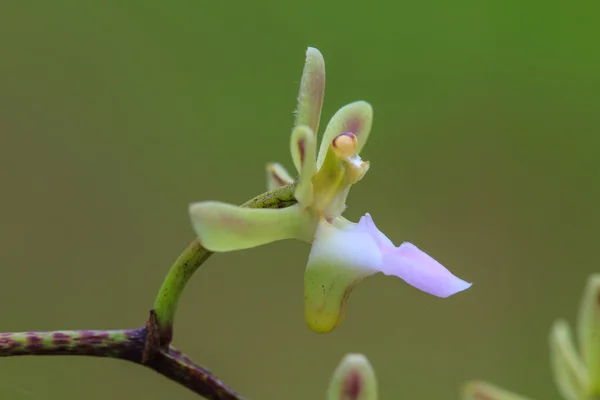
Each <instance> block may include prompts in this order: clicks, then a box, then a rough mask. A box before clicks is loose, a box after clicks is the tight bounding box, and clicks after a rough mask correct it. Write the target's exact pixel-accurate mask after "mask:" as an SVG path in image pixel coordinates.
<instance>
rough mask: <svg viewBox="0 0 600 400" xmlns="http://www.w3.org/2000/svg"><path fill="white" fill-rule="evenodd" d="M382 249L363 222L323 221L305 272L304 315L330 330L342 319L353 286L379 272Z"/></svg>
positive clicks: (309, 321)
mask: <svg viewBox="0 0 600 400" xmlns="http://www.w3.org/2000/svg"><path fill="white" fill-rule="evenodd" d="M380 265H381V253H380V251H379V248H378V246H377V243H376V242H375V240H373V238H372V237H371V235H370V234H369V232H368V231H367V230H365V229H364V227H363V226H361V225H360V224H357V225H355V226H354V227H353V228H348V229H338V228H336V227H335V226H333V225H331V224H330V223H328V222H326V221H325V220H321V221H320V222H319V226H318V228H317V232H316V234H315V240H314V242H313V245H312V248H311V251H310V255H309V257H308V264H307V266H306V272H305V274H304V315H305V318H306V323H307V324H308V326H309V327H310V328H311V329H312V330H313V331H315V332H319V333H326V332H330V331H332V330H333V329H335V327H336V326H338V325H339V324H340V323H342V321H343V319H344V316H345V307H346V301H347V300H348V297H349V295H350V292H351V291H352V289H353V288H354V287H355V286H356V285H357V284H358V283H360V282H361V281H362V280H363V279H365V278H366V277H368V276H370V275H373V274H375V273H377V272H379V267H380Z"/></svg>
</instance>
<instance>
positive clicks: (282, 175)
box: [267, 163, 294, 190]
mask: <svg viewBox="0 0 600 400" xmlns="http://www.w3.org/2000/svg"><path fill="white" fill-rule="evenodd" d="M293 182H294V178H292V177H291V176H290V174H289V173H288V172H287V171H286V169H285V168H284V167H283V165H281V164H279V163H269V164H267V189H268V190H274V189H277V188H279V187H282V186H285V185H289V184H291V183H293Z"/></svg>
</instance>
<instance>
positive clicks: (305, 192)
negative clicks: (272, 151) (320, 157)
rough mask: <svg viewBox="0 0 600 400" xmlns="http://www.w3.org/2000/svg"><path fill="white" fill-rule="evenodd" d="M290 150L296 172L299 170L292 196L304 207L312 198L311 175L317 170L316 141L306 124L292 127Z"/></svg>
mask: <svg viewBox="0 0 600 400" xmlns="http://www.w3.org/2000/svg"><path fill="white" fill-rule="evenodd" d="M290 151H291V153H292V159H293V160H294V164H295V165H296V168H298V172H300V180H299V182H298V186H297V187H296V191H295V193H294V196H295V197H296V200H298V203H301V204H302V205H303V206H304V207H308V206H309V205H310V204H311V203H312V199H313V185H312V177H313V176H314V175H315V172H316V170H317V165H316V151H317V142H316V138H315V135H314V133H313V132H312V130H311V129H310V128H309V127H308V126H297V127H296V128H294V130H293V131H292V140H291V143H290Z"/></svg>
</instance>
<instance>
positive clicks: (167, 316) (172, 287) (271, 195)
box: [154, 184, 296, 346]
mask: <svg viewBox="0 0 600 400" xmlns="http://www.w3.org/2000/svg"><path fill="white" fill-rule="evenodd" d="M294 189H295V184H290V185H286V186H282V187H280V188H277V189H275V190H272V191H269V192H266V193H263V194H260V195H258V196H256V197H255V198H253V199H251V200H248V201H247V202H245V203H244V204H242V205H241V207H248V208H285V207H289V206H292V205H294V204H296V199H295V198H294ZM212 254H213V253H212V252H210V251H208V250H206V249H205V248H204V247H202V244H201V243H200V241H199V240H198V239H195V240H194V241H193V242H192V243H191V244H190V245H189V246H188V247H187V248H186V249H185V250H184V251H183V253H181V255H180V256H179V257H178V258H177V260H176V261H175V263H174V264H173V266H172V267H171V269H170V270H169V272H168V274H167V276H166V278H165V280H164V281H163V284H162V286H161V287H160V289H159V291H158V294H157V296H156V299H155V301H154V313H155V315H156V321H157V325H158V330H159V338H160V346H168V345H169V343H171V340H172V339H173V323H174V320H175V312H176V311H177V304H178V302H179V298H180V297H181V294H182V293H183V290H184V289H185V286H186V284H187V283H188V281H189V280H190V278H191V277H192V275H193V274H194V272H196V270H197V269H198V267H200V266H201V265H202V264H203V263H204V262H205V261H206V260H207V259H208V258H209V257H210V256H211V255H212Z"/></svg>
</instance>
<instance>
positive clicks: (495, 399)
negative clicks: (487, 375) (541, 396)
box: [461, 381, 530, 400]
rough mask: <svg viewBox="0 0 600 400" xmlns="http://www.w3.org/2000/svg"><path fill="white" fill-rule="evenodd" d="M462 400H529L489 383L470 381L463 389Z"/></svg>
mask: <svg viewBox="0 0 600 400" xmlns="http://www.w3.org/2000/svg"><path fill="white" fill-rule="evenodd" d="M461 399H462V400H530V398H529V397H525V396H521V395H520V394H516V393H513V392H509V391H508V390H505V389H502V388H500V387H498V386H495V385H492V384H491V383H487V382H483V381H471V382H467V384H466V385H465V386H464V387H463V391H462V396H461Z"/></svg>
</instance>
